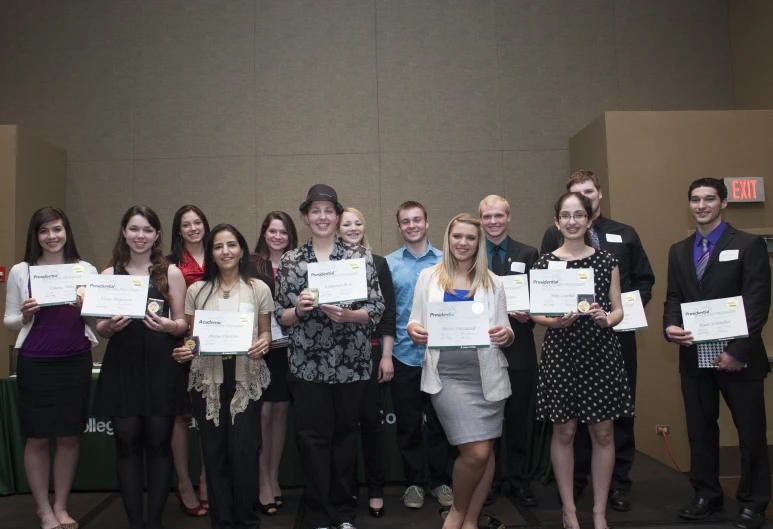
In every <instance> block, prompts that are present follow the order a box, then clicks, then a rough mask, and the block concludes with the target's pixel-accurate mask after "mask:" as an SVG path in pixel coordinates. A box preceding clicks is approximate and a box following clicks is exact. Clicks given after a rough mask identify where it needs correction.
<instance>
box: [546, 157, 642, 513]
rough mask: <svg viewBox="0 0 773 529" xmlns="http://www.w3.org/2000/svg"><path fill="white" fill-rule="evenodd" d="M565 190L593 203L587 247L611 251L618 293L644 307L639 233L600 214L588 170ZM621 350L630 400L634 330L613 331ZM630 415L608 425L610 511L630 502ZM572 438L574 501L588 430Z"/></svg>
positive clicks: (584, 480)
mask: <svg viewBox="0 0 773 529" xmlns="http://www.w3.org/2000/svg"><path fill="white" fill-rule="evenodd" d="M566 190H567V191H571V192H574V193H580V194H582V195H585V196H586V197H588V198H589V199H590V201H591V204H592V205H593V218H592V219H591V220H592V221H593V226H592V227H591V228H590V230H589V233H590V237H591V241H592V243H593V247H594V248H596V249H597V250H606V251H608V252H611V253H612V254H613V255H614V256H615V257H616V258H617V261H618V266H619V267H620V289H621V291H622V292H630V291H633V290H638V291H639V294H640V295H641V301H642V304H643V305H644V306H646V305H647V303H648V302H649V300H650V299H651V298H652V286H653V285H654V284H655V274H654V272H653V271H652V267H651V266H650V262H649V259H647V254H646V253H645V252H644V247H643V246H642V244H641V240H640V239H639V235H638V234H637V233H636V230H635V229H633V227H632V226H629V225H627V224H623V223H622V222H617V221H614V220H612V219H608V218H605V217H604V216H602V214H601V199H602V197H603V192H602V190H601V184H600V183H599V180H598V178H597V177H596V175H595V174H593V172H591V171H585V170H582V171H577V172H575V173H574V174H572V176H571V177H569V181H568V182H567V183H566ZM560 235H561V234H560V232H559V231H558V229H557V228H556V227H555V226H551V227H550V228H548V229H547V231H546V232H545V235H544V237H543V238H542V247H541V248H540V253H541V254H545V253H549V252H552V251H554V250H556V249H558V247H559V246H561V240H560ZM617 337H618V339H619V340H620V346H621V348H622V351H623V361H624V363H625V372H626V375H627V377H628V384H629V385H630V387H631V395H632V397H633V398H634V400H635V399H636V371H637V363H636V334H635V333H634V332H633V331H628V332H620V333H617ZM633 421H634V420H633V417H620V418H619V419H617V420H616V421H615V423H614V430H615V468H614V471H613V474H612V483H611V485H610V489H609V506H610V507H611V508H612V509H614V510H616V511H628V510H630V509H631V502H630V500H629V499H628V497H627V496H628V493H629V491H630V490H631V478H630V477H629V473H630V471H631V466H632V465H633V458H634V455H635V454H636V443H635V440H634V432H633V425H634V422H633ZM577 426H578V428H577V433H576V435H575V437H574V458H575V464H574V467H575V469H574V496H575V500H576V499H577V498H578V497H579V496H580V494H582V491H583V490H585V487H586V486H587V485H588V475H589V474H590V466H591V442H590V434H589V433H588V429H587V427H586V426H585V425H584V424H578V425H577Z"/></svg>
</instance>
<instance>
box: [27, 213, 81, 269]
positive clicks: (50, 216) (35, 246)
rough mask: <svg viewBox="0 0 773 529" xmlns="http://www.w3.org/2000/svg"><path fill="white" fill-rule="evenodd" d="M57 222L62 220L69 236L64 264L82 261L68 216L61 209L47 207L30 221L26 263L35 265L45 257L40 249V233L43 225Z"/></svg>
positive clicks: (65, 248)
mask: <svg viewBox="0 0 773 529" xmlns="http://www.w3.org/2000/svg"><path fill="white" fill-rule="evenodd" d="M55 220H61V221H62V226H63V227H64V233H65V235H66V236H67V240H66V241H65V243H64V248H63V250H62V251H63V252H64V262H65V263H75V262H78V261H80V259H81V256H80V254H78V249H77V248H76V247H75V237H73V234H72V228H70V221H69V220H67V215H65V214H64V211H62V210H61V209H59V208H55V207H45V208H40V209H39V210H37V211H36V212H35V213H33V214H32V218H31V219H30V226H29V228H28V229H27V247H26V248H25V250H24V261H26V262H27V263H29V264H31V265H34V264H35V263H37V262H38V259H40V256H42V255H43V248H41V247H40V243H39V242H38V232H39V231H40V227H41V226H42V225H43V224H46V223H48V222H53V221H55Z"/></svg>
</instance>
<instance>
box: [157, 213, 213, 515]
mask: <svg viewBox="0 0 773 529" xmlns="http://www.w3.org/2000/svg"><path fill="white" fill-rule="evenodd" d="M207 237H209V222H208V221H207V217H206V216H205V215H204V212H203V211H201V210H200V209H199V208H197V207H196V206H193V205H190V204H188V205H185V206H182V207H181V208H180V209H178V210H177V212H176V213H175V214H174V219H173V220H172V253H170V254H169V255H167V256H166V259H167V260H168V261H169V262H170V263H171V264H173V265H175V266H176V267H177V268H179V269H180V272H182V273H183V277H184V278H185V286H186V288H187V287H190V286H191V285H192V284H193V283H195V282H196V281H199V280H201V278H202V276H203V275H204V249H205V248H206V245H207ZM189 366H190V364H183V367H185V369H186V372H187V371H188V368H189ZM181 382H182V383H183V384H185V386H186V388H187V386H188V376H187V374H186V376H185V377H183V378H182V379H181ZM191 417H192V416H191V415H180V416H178V417H176V418H175V421H174V430H173V431H172V454H173V455H174V469H175V472H176V473H177V489H176V490H175V491H174V492H175V496H177V500H178V501H179V502H180V510H182V512H184V513H185V514H186V515H188V516H190V517H192V518H200V517H202V516H206V515H207V508H208V507H209V502H208V501H207V477H206V470H205V468H204V462H203V460H202V464H201V476H200V477H199V493H198V496H197V495H196V491H195V490H194V488H193V483H192V482H191V476H190V473H189V472H188V429H189V426H190V423H191ZM188 505H191V507H188Z"/></svg>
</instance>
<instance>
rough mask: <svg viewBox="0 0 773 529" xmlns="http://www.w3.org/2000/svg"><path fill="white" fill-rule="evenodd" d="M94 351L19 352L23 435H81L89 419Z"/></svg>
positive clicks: (20, 406)
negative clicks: (61, 353) (35, 355)
mask: <svg viewBox="0 0 773 529" xmlns="http://www.w3.org/2000/svg"><path fill="white" fill-rule="evenodd" d="M91 368H92V363H91V351H90V350H89V351H87V352H84V353H83V354H79V355H74V356H68V357H64V358H30V357H28V356H21V355H20V356H19V360H18V373H17V385H18V388H19V422H20V423H21V424H20V426H21V433H22V435H23V436H24V437H33V438H39V439H48V438H50V437H69V436H74V435H80V434H82V433H83V432H84V430H85V429H86V424H87V422H88V419H89V392H90V390H91Z"/></svg>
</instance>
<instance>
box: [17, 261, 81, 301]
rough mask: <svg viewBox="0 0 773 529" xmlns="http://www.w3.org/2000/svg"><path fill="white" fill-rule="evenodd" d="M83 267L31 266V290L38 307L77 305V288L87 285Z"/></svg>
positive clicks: (70, 265) (66, 265) (73, 265)
mask: <svg viewBox="0 0 773 529" xmlns="http://www.w3.org/2000/svg"><path fill="white" fill-rule="evenodd" d="M84 274H85V269H84V267H83V265H81V264H78V263H74V264H63V265H43V266H30V288H31V290H32V296H31V297H33V298H35V301H37V302H38V305H40V306H41V307H47V306H51V305H65V304H67V303H75V301H76V299H75V298H76V297H77V295H76V293H75V291H76V288H77V287H78V285H83V284H85V281H84V279H83V278H84Z"/></svg>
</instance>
